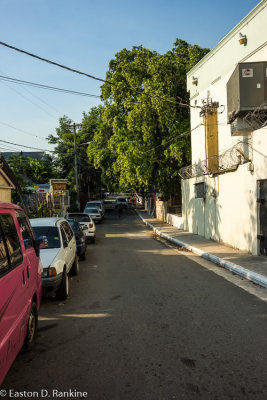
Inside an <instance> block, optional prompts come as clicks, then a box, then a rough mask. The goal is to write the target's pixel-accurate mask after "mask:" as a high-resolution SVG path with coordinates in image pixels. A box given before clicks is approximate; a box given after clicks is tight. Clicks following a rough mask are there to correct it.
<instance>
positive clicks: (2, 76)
mask: <svg viewBox="0 0 267 400" xmlns="http://www.w3.org/2000/svg"><path fill="white" fill-rule="evenodd" d="M0 80H3V81H8V82H12V83H17V84H20V85H28V86H32V87H37V88H39V89H47V90H52V91H55V92H63V93H68V94H74V95H78V96H86V97H95V98H101V96H98V95H96V94H90V93H84V92H78V91H76V90H69V89H62V88H57V87H54V86H47V85H43V84H41V83H34V82H29V81H23V80H21V79H15V78H11V77H9V76H4V75H0Z"/></svg>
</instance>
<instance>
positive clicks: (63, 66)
mask: <svg viewBox="0 0 267 400" xmlns="http://www.w3.org/2000/svg"><path fill="white" fill-rule="evenodd" d="M0 44H1V45H2V46H5V47H8V48H9V49H12V50H16V51H18V52H20V53H23V54H27V56H30V57H33V58H37V59H38V60H41V61H44V62H46V63H48V64H52V65H56V66H57V67H60V68H63V69H66V70H68V71H70V72H75V73H76V74H80V75H84V76H87V77H88V78H91V79H95V80H96V81H100V82H103V83H105V82H108V81H106V80H105V79H101V78H97V77H96V76H93V75H90V74H87V73H86V72H81V71H78V70H77V69H73V68H70V67H67V66H65V65H62V64H58V63H56V62H54V61H51V60H48V59H47V58H43V57H40V56H37V55H36V54H33V53H29V52H28V51H25V50H21V49H18V48H17V47H14V46H11V45H9V44H7V43H4V42H1V41H0ZM108 83H110V84H112V83H111V82H108Z"/></svg>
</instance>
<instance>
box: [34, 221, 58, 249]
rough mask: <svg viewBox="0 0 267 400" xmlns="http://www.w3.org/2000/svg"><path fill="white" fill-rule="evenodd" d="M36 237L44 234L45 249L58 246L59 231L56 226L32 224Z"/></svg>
mask: <svg viewBox="0 0 267 400" xmlns="http://www.w3.org/2000/svg"><path fill="white" fill-rule="evenodd" d="M33 230H34V233H35V236H36V238H37V239H38V238H40V237H42V236H45V237H46V238H47V246H46V247H45V249H57V248H60V247H61V246H60V237H59V231H58V228H57V227H56V226H33Z"/></svg>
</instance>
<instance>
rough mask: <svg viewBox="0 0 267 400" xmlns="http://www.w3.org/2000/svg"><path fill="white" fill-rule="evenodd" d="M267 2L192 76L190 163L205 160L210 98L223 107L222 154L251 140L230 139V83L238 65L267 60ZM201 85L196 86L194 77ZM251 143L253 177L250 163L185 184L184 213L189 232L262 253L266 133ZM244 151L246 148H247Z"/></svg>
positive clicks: (260, 132)
mask: <svg viewBox="0 0 267 400" xmlns="http://www.w3.org/2000/svg"><path fill="white" fill-rule="evenodd" d="M266 6H267V0H264V1H262V2H260V3H259V5H258V6H257V7H255V9H254V10H253V11H252V12H251V13H250V14H249V15H248V16H247V17H246V18H245V19H244V20H243V21H241V22H240V24H238V25H237V27H235V28H234V29H233V30H232V31H231V32H230V33H229V34H228V35H227V36H226V37H225V38H224V39H223V40H222V41H221V42H220V43H219V44H218V45H217V46H216V47H215V49H214V50H212V52H211V53H209V54H208V55H207V56H206V57H204V59H203V60H201V61H200V62H199V63H198V64H197V65H196V66H195V67H194V68H193V69H192V70H191V71H190V72H189V74H188V89H189V90H190V97H191V105H192V106H196V107H195V108H191V130H192V134H191V147H192V164H197V163H199V162H200V161H203V160H205V130H204V125H203V118H202V117H200V115H199V112H200V107H201V106H202V105H203V101H204V100H205V99H207V98H209V99H212V101H215V102H219V105H220V107H219V109H218V112H219V114H218V133H219V154H222V153H223V152H224V151H225V150H227V149H229V148H231V147H233V146H234V145H235V144H236V143H238V142H244V143H245V142H247V141H248V137H242V136H231V127H230V125H229V124H227V91H226V84H227V82H228V80H229V78H230V76H231V75H232V73H233V71H234V69H235V67H236V65H237V64H238V63H239V62H247V61H249V62H252V61H266V60H267V42H266V38H267V25H266V21H267V7H266ZM240 32H242V34H246V35H247V38H248V43H247V46H241V45H240V44H239V42H238V38H239V33H240ZM193 76H194V77H196V78H198V85H197V86H193V85H192V77H193ZM249 139H250V141H251V142H250V143H251V146H250V153H251V157H252V162H253V165H254V172H250V171H249V170H248V166H249V163H247V164H243V165H240V166H239V167H238V169H237V170H236V171H235V172H228V173H225V174H221V175H217V176H216V177H209V176H207V175H205V176H202V177H198V178H192V179H186V180H183V182H182V194H183V205H182V214H183V219H184V226H185V229H186V230H189V231H190V232H194V233H196V234H199V235H202V236H205V237H206V238H208V239H214V240H217V241H221V242H224V243H227V244H229V245H231V246H233V247H236V248H239V249H242V250H247V251H249V252H252V253H253V254H257V253H258V241H257V233H258V205H257V195H258V193H257V190H258V189H257V181H258V180H260V179H267V128H263V129H260V130H257V131H254V132H253V133H252V134H251V137H250V138H249ZM244 146H246V145H245V144H244ZM201 181H203V182H205V183H206V197H205V199H202V198H195V190H194V184H195V183H199V182H201Z"/></svg>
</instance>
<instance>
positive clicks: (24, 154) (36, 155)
mask: <svg viewBox="0 0 267 400" xmlns="http://www.w3.org/2000/svg"><path fill="white" fill-rule="evenodd" d="M2 154H3V155H4V157H5V159H6V160H8V158H9V157H10V156H13V155H16V156H21V157H23V158H27V157H30V158H34V159H35V160H41V159H42V158H43V157H44V155H45V152H44V151H3V153H2Z"/></svg>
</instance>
